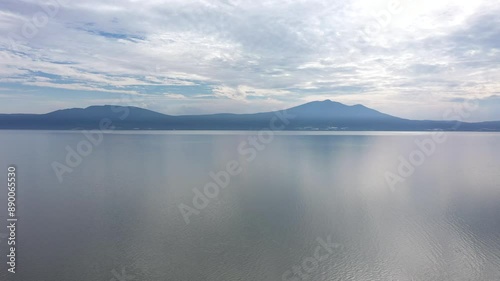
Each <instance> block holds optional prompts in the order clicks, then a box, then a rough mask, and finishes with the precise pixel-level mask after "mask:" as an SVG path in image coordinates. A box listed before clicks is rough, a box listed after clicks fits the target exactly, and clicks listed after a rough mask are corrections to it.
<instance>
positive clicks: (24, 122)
mask: <svg viewBox="0 0 500 281" xmlns="http://www.w3.org/2000/svg"><path fill="white" fill-rule="evenodd" d="M284 112H286V116H289V117H290V118H288V120H287V122H285V124H284V125H285V127H284V130H321V131H327V130H328V131H335V130H338V131H341V130H344V131H429V130H445V131H500V121H492V122H479V123H468V122H460V121H458V120H455V121H432V120H409V119H403V118H398V117H395V116H391V115H388V114H384V113H381V112H379V111H376V110H374V109H370V108H368V107H365V106H363V105H359V104H358V105H352V106H349V105H345V104H342V103H338V102H334V101H330V100H325V101H314V102H310V103H306V104H303V105H300V106H296V107H293V108H289V109H287V110H286V111H273V112H263V113H254V114H229V113H221V114H209V115H180V116H174V115H166V114H162V113H158V112H154V111H151V110H147V109H143V108H138V107H132V106H113V105H103V106H90V107H87V108H71V109H63V110H57V111H54V112H50V113H47V114H0V129H25V130H90V129H102V124H103V123H105V124H108V125H109V128H111V129H115V130H260V129H266V128H269V126H270V121H271V120H273V118H277V117H276V116H282V115H283V114H284Z"/></svg>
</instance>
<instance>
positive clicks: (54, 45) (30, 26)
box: [0, 0, 500, 121]
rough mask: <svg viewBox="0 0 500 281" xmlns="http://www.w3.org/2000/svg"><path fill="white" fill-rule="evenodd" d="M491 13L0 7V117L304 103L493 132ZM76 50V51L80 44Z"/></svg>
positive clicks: (61, 3)
mask: <svg viewBox="0 0 500 281" xmlns="http://www.w3.org/2000/svg"><path fill="white" fill-rule="evenodd" d="M499 13H500V2H499V1H464V0H461V1H451V0H443V1H430V0H424V1H405V0H401V1H397V0H396V1H392V0H391V1H389V0H384V1H372V0H370V1H369V0H359V1H310V0H307V1H305V0H304V1H238V0H226V1H222V0H221V1H186V0H182V1H153V0H151V1H131V0H130V1H109V0H106V1H102V0H100V1H97V0H89V1H77V2H74V1H67V0H58V1H56V0H50V1H35V0H3V1H1V2H0V34H2V36H0V59H1V61H2V63H1V65H0V99H1V100H2V102H1V103H0V113H46V112H49V111H53V110H57V109H61V108H70V107H86V106H90V105H102V104H119V105H135V106H139V107H143V108H148V109H151V110H155V111H158V112H161V113H167V114H199V113H214V112H235V113H248V112H259V111H269V110H273V109H282V108H287V107H291V106H295V105H298V104H302V103H305V102H308V101H313V100H324V99H332V100H335V101H339V102H342V103H345V104H349V105H352V104H358V103H361V104H364V105H366V106H369V107H371V108H374V109H376V110H379V111H382V112H385V113H388V114H392V115H396V116H399V117H404V118H412V119H434V120H440V119H443V117H442V116H443V112H445V111H446V109H448V108H450V107H453V106H455V105H457V104H459V103H461V102H463V101H464V100H467V99H477V101H478V102H479V105H480V107H479V110H477V111H476V112H474V114H473V115H472V116H471V117H470V121H485V120H500V93H499V79H498V78H495V77H498V75H499V74H500V64H499V58H500V20H499V17H498V16H497V15H498V14H499ZM82 42H84V43H82Z"/></svg>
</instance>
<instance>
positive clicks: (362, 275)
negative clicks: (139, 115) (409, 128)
mask: <svg viewBox="0 0 500 281" xmlns="http://www.w3.org/2000/svg"><path fill="white" fill-rule="evenodd" d="M257 135H258V133H257V132H109V133H105V134H104V135H103V138H102V140H101V141H100V142H97V141H96V143H97V145H92V148H91V149H92V151H90V152H89V154H88V155H87V156H84V157H82V159H81V163H78V165H74V166H75V167H74V168H71V167H69V166H68V165H67V164H68V163H67V162H66V160H65V158H66V156H67V154H68V151H67V150H66V147H67V146H69V148H70V149H75V150H76V149H77V146H78V145H79V143H81V142H82V141H85V140H87V138H86V137H85V136H84V135H83V134H82V133H80V132H54V131H0V144H1V145H0V163H1V165H0V167H1V169H2V171H1V172H0V182H1V183H2V186H4V187H2V188H1V190H2V191H1V192H0V207H1V210H0V224H1V225H2V227H1V228H0V233H6V228H5V225H6V218H7V217H6V216H7V214H6V213H7V212H6V208H7V207H6V205H7V204H6V201H7V191H6V187H5V186H6V182H7V180H6V177H7V166H8V165H9V164H15V165H16V166H17V170H18V172H17V173H18V179H17V180H18V194H17V200H18V205H19V209H18V211H17V212H18V218H19V221H18V229H17V240H18V248H17V251H18V252H17V255H18V260H17V268H16V269H17V273H16V274H15V275H13V274H10V273H9V274H8V273H7V272H6V271H7V266H6V263H5V261H6V253H7V244H6V239H5V238H4V239H2V237H1V236H0V249H1V251H0V252H1V260H2V263H1V266H0V270H1V271H0V279H1V280H23V281H26V280H44V281H59V280H61V281H77V280H92V281H97V280H102V281H110V280H115V281H124V280H138V281H149V280H151V281H157V280H187V281H196V280H217V281H221V280H231V281H233V280H257V281H263V280H270V281H271V280H272V281H275V280H303V279H304V280H305V279H307V278H308V280H367V281H368V280H370V281H371V280H381V281H382V280H383V281H387V280H399V281H405V280H425V281H427V280H453V281H458V280H467V281H469V280H500V134H495V133H449V134H447V135H446V139H445V140H444V141H443V140H442V139H441V140H440V143H437V142H436V141H435V140H433V139H432V136H431V134H430V133H383V132H381V133H321V132H318V133H314V132H310V133H295V132H281V133H276V134H275V135H274V137H273V138H272V139H271V138H270V137H269V136H267V137H268V138H265V137H266V136H264V135H261V137H262V139H263V140H265V142H261V139H259V138H258V136H257ZM249 138H250V139H249ZM255 138H256V140H257V143H255ZM251 140H254V143H255V144H256V145H255V146H252V145H251V144H250V143H251V142H252V141H251ZM416 141H418V142H419V143H424V144H426V145H427V146H423V147H424V148H425V147H426V148H425V149H421V148H419V146H418V145H417V144H416ZM432 143H433V144H432ZM433 145H434V148H433ZM84 146H85V145H82V144H81V145H80V148H81V151H84V152H86V153H87V152H88V150H85V147H84ZM254 147H256V148H254ZM239 150H240V151H239ZM422 156H423V158H422ZM419 157H420V158H422V159H420V158H419ZM405 159H406V160H405ZM235 161H236V162H235ZM404 161H408V163H409V165H410V167H404V168H403V169H402V171H403V173H400V172H398V168H400V166H401V165H402V164H401V163H402V162H404ZM54 162H59V163H60V164H61V165H66V166H67V167H68V168H71V170H72V171H71V172H66V173H64V174H62V176H61V179H62V181H60V180H59V179H58V177H57V175H56V173H55V172H54V168H53V164H54ZM75 162H78V161H75ZM412 162H413V163H416V164H418V165H414V164H412ZM228 163H231V164H228ZM408 163H407V164H408ZM72 164H75V163H72ZM56 165H57V164H56ZM228 165H229V168H230V169H229V170H232V171H233V173H234V175H231V174H229V172H227V171H228ZM406 166H408V165H406ZM411 166H413V167H411ZM59 167H60V166H59ZM405 169H406V170H405ZM412 169H413V170H412ZM220 171H223V172H222V173H219V172H220ZM211 172H213V173H219V175H221V174H225V173H227V174H229V178H228V179H226V178H220V179H222V180H221V182H222V183H225V182H228V184H227V186H226V187H222V185H223V184H219V190H217V188H216V187H214V185H213V184H212V185H210V186H209V188H208V189H207V191H208V193H207V194H208V195H209V196H205V195H199V193H198V195H196V196H198V197H200V196H201V197H204V199H202V200H201V201H200V200H198V202H197V205H198V207H200V208H197V207H196V206H195V205H194V204H193V198H195V192H194V191H193V189H196V190H199V191H200V192H204V187H205V186H206V185H207V184H208V185H209V184H210V183H214V182H215V180H213V178H212V177H211V176H210V173H211ZM390 183H392V184H390ZM394 183H395V184H394ZM215 185H217V183H215ZM210 188H211V189H210ZM209 197H212V198H209ZM198 199H199V198H198ZM182 204H183V205H182ZM180 206H184V207H182V208H181V207H180ZM181 209H182V210H184V211H181ZM186 210H190V211H191V212H187V211H186ZM183 212H184V213H183ZM186 212H187V213H186ZM186 214H187V215H186ZM186 218H187V219H186ZM187 222H188V223H187ZM325 243H326V244H327V245H326V246H325V245H324V244H325ZM318 249H319V250H318Z"/></svg>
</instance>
